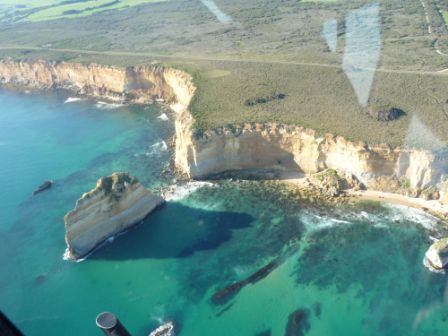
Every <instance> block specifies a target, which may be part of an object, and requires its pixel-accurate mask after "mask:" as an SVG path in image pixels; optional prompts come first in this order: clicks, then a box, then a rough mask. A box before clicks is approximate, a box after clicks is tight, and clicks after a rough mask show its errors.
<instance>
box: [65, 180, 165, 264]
mask: <svg viewBox="0 0 448 336" xmlns="http://www.w3.org/2000/svg"><path fill="white" fill-rule="evenodd" d="M163 202H164V200H163V199H162V198H161V197H159V196H155V195H153V194H152V193H151V192H150V191H149V190H147V189H145V188H144V187H143V186H142V185H141V184H140V183H139V182H138V180H137V179H136V178H134V177H132V176H130V175H129V174H128V173H114V174H112V175H111V176H107V177H102V178H101V179H99V180H98V182H97V184H96V187H95V188H94V189H93V190H91V191H89V192H88V193H85V194H83V195H82V197H81V198H80V199H78V201H77V202H76V207H75V209H74V210H72V211H70V212H69V213H67V215H65V217H64V222H65V230H66V235H65V241H66V243H67V252H68V253H67V257H68V258H69V259H79V258H82V257H84V256H86V255H87V254H89V253H90V252H91V251H92V250H94V249H95V247H97V246H98V245H100V244H101V243H102V242H104V241H105V240H106V239H108V238H109V237H113V236H114V235H116V234H117V233H120V232H123V231H125V230H127V229H129V228H130V227H131V226H133V225H135V224H137V223H139V222H141V221H142V220H143V219H144V218H145V217H146V216H147V215H148V214H149V213H151V212H152V211H153V210H154V209H155V208H157V207H158V206H160V205H161V204H162V203H163Z"/></svg>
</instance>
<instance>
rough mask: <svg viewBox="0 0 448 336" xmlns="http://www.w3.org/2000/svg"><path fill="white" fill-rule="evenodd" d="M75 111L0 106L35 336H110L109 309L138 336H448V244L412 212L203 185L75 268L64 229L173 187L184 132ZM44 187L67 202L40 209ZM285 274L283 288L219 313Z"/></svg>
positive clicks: (13, 95) (19, 282)
mask: <svg viewBox="0 0 448 336" xmlns="http://www.w3.org/2000/svg"><path fill="white" fill-rule="evenodd" d="M68 97H69V96H67V95H66V94H64V93H58V94H52V95H36V94H29V95H26V94H22V93H18V92H14V91H1V92H0V157H1V158H2V160H1V165H0V185H1V186H2V193H0V219H1V221H0V234H1V237H2V243H1V244H0V265H1V270H0V309H2V310H3V311H5V312H6V313H7V314H8V315H9V316H10V318H11V319H12V320H13V321H14V322H15V323H17V325H18V326H19V328H20V329H22V330H23V331H24V332H25V334H27V335H96V334H97V335H99V334H100V332H99V331H98V330H96V327H95V325H94V319H95V316H96V315H97V314H98V313H99V312H101V311H104V310H109V311H112V312H114V313H116V314H117V315H118V316H119V318H120V319H121V320H122V322H123V323H124V324H125V325H126V326H127V327H128V329H129V330H130V331H131V332H132V334H133V335H147V334H148V332H149V331H150V330H151V329H152V328H154V327H156V326H157V325H158V324H159V323H160V322H162V321H164V320H166V319H174V320H175V321H176V322H177V325H178V327H179V330H180V333H179V335H241V336H246V335H247V336H252V335H394V336H395V335H446V334H447V332H446V327H447V322H446V319H447V317H448V309H447V306H446V303H445V292H446V275H443V274H433V273H430V272H429V271H427V270H426V269H425V268H424V267H423V266H422V258H423V255H424V252H425V249H426V248H427V246H428V244H429V242H430V241H429V238H428V237H429V235H430V234H431V235H442V234H444V232H443V231H442V230H441V229H439V228H437V220H436V219H435V218H432V217H430V216H428V215H425V214H423V213H422V212H419V211H416V210H412V209H408V208H404V207H398V206H391V205H381V204H379V203H372V202H368V203H360V204H356V205H344V206H338V207H331V206H324V205H316V204H309V203H307V202H304V201H300V200H299V199H297V198H295V197H292V196H291V195H290V193H289V192H288V191H287V190H285V188H283V187H281V186H278V185H269V186H268V185H267V184H266V183H258V182H226V181H224V182H218V183H214V184H213V185H210V184H205V185H198V184H192V185H191V188H192V190H194V191H193V192H191V193H187V192H185V190H186V189H187V187H188V186H189V185H186V186H181V187H179V188H178V189H177V190H175V193H174V196H175V197H173V199H172V200H171V201H170V202H168V203H167V205H166V206H165V207H163V208H162V209H161V210H159V211H157V212H156V213H154V214H153V215H152V216H150V217H149V218H148V219H147V220H146V221H145V223H143V224H142V225H140V226H138V227H136V228H135V229H133V230H131V231H130V232H129V233H127V234H126V235H123V236H120V237H118V238H116V239H115V241H114V242H113V243H112V244H108V245H106V246H105V247H104V248H102V249H101V250H99V251H97V252H96V253H95V254H93V255H92V256H91V257H90V258H89V259H87V260H86V261H84V262H81V263H74V262H67V261H64V260H62V255H63V253H64V250H65V243H64V238H63V237H64V225H63V216H64V214H65V213H66V212H67V211H69V210H70V209H72V208H73V207H74V203H75V201H76V199H77V198H78V197H79V196H80V195H81V194H82V193H83V192H85V191H87V190H89V189H91V188H92V187H93V186H94V184H95V181H96V179H97V178H98V177H100V176H101V175H105V174H109V173H111V172H113V171H129V172H130V173H132V174H133V175H135V176H137V177H138V178H139V179H140V180H141V182H142V183H143V184H144V185H146V186H148V187H150V188H153V189H154V190H156V191H158V190H160V188H165V187H166V186H168V185H170V184H172V176H170V175H169V174H168V175H167V174H164V173H162V172H163V170H164V169H166V167H167V165H168V164H169V159H170V155H171V154H172V153H171V149H170V148H169V146H167V144H169V142H170V137H171V136H172V132H173V130H172V125H171V122H170V121H167V120H164V119H166V118H159V116H160V115H162V113H163V112H162V111H160V109H159V108H157V107H150V108H146V109H145V108H143V107H124V106H121V107H115V108H104V106H101V105H102V104H100V106H97V104H96V102H95V101H91V100H83V101H72V102H70V103H66V104H64V101H65V100H66V99H67V98H68ZM46 179H53V180H55V185H54V187H52V188H51V189H50V190H48V191H45V192H43V193H41V194H39V195H37V196H35V197H31V196H30V195H31V192H32V191H33V190H34V189H35V188H36V187H37V186H38V185H39V184H40V183H41V182H42V181H43V180H46ZM201 186H202V187H201ZM272 260H275V261H276V264H275V265H276V267H275V268H274V269H273V271H272V272H271V273H269V274H265V276H264V277H260V278H259V279H257V280H259V281H253V282H252V283H249V284H247V285H246V286H244V287H242V288H241V289H240V290H239V291H238V292H236V293H233V295H229V296H228V297H227V298H226V299H225V300H222V301H220V302H217V301H213V300H212V297H213V295H214V294H215V293H216V292H217V291H219V290H221V289H223V288H225V287H227V286H228V285H230V284H232V283H233V282H236V281H242V280H244V279H247V278H248V277H250V276H251V275H252V274H254V272H256V271H257V270H259V269H260V268H261V267H263V266H265V265H267V264H268V263H269V262H271V261H272ZM293 312H296V315H295V316H292V317H291V318H290V315H291V314H292V313H293ZM288 320H292V321H293V322H294V321H295V322H296V323H292V324H290V325H289V328H288V326H287V325H288Z"/></svg>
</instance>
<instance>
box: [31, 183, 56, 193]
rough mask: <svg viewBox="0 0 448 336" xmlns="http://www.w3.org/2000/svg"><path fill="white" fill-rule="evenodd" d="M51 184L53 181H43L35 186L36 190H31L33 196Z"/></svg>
mask: <svg viewBox="0 0 448 336" xmlns="http://www.w3.org/2000/svg"><path fill="white" fill-rule="evenodd" d="M52 185H53V181H44V182H43V183H42V184H41V185H40V186H39V187H37V189H36V190H34V191H33V194H32V195H33V196H35V195H37V194H39V193H41V192H42V191H45V190H47V189H50V188H51V186H52Z"/></svg>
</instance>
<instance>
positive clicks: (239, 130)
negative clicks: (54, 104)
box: [0, 60, 448, 203]
mask: <svg viewBox="0 0 448 336" xmlns="http://www.w3.org/2000/svg"><path fill="white" fill-rule="evenodd" d="M0 82H2V83H9V84H16V85H21V86H27V87H35V88H41V89H50V88H67V89H71V90H74V91H75V92H78V93H80V94H89V95H95V96H101V97H106V98H109V99H115V100H122V101H127V102H131V103H147V102H150V101H152V100H154V99H157V98H160V99H164V101H166V102H167V103H169V104H170V107H171V108H172V109H173V110H174V111H175V112H176V113H177V116H176V121H175V131H176V134H175V136H176V151H175V164H176V167H177V168H178V169H179V170H180V171H181V172H183V173H185V174H187V175H188V176H189V177H191V178H199V177H206V176H208V175H211V174H216V173H220V172H223V171H226V170H239V169H252V168H259V169H269V170H272V169H274V170H293V171H302V172H305V173H315V172H319V171H322V170H324V169H327V168H332V169H338V170H342V171H345V172H348V173H351V174H353V175H355V176H356V177H357V178H358V179H359V180H360V181H361V182H363V183H364V184H365V185H367V186H370V188H378V186H379V185H381V184H383V185H384V184H388V183H389V181H391V180H394V181H395V183H403V184H405V185H406V186H407V187H408V188H413V189H420V190H421V189H425V188H428V187H431V186H433V187H436V188H438V189H439V190H440V192H441V193H440V194H441V201H443V202H445V203H448V182H446V181H448V178H447V176H448V160H447V158H446V157H439V156H436V155H434V153H432V152H430V151H426V150H416V149H400V148H397V149H391V148H389V147H388V146H386V145H368V144H365V143H362V142H352V141H347V140H345V139H344V138H342V137H336V136H333V135H331V134H327V135H325V136H323V137H319V136H317V135H316V133H315V132H314V131H312V130H309V129H304V128H301V127H294V126H285V125H275V124H265V125H260V124H245V125H235V126H234V127H232V129H225V128H221V129H215V130H213V131H208V132H206V133H205V134H204V135H201V136H199V137H197V136H195V130H194V126H193V118H192V116H191V114H190V113H189V112H188V105H189V104H190V101H191V98H192V97H193V95H194V93H195V87H194V85H193V82H192V78H191V76H190V75H188V74H186V73H185V72H182V71H179V70H175V69H168V68H164V67H160V66H142V67H128V68H116V67H110V66H102V65H95V64H92V65H82V64H70V63H63V62H62V63H61V62H46V61H35V62H15V61H12V60H2V61H0Z"/></svg>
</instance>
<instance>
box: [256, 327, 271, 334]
mask: <svg viewBox="0 0 448 336" xmlns="http://www.w3.org/2000/svg"><path fill="white" fill-rule="evenodd" d="M271 335H272V333H271V330H270V329H267V330H263V331H261V332H259V333H257V334H256V335H255V336H271Z"/></svg>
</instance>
